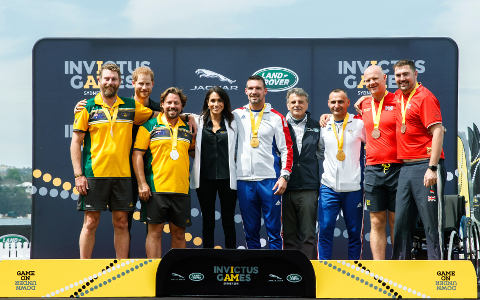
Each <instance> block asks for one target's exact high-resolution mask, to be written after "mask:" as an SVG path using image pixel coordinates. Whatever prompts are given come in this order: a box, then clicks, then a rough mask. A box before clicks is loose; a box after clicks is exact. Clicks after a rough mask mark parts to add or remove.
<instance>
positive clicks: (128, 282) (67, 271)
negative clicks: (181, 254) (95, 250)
mask: <svg viewBox="0 0 480 300" xmlns="http://www.w3.org/2000/svg"><path fill="white" fill-rule="evenodd" d="M159 263H160V259H157V260H155V259H154V260H147V259H119V260H116V259H91V260H76V259H45V260H43V259H38V260H35V259H33V260H2V261H0V297H71V296H73V297H77V296H78V297H154V296H155V284H156V282H155V276H156V272H157V268H158V264H159Z"/></svg>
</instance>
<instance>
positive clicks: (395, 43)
mask: <svg viewBox="0 0 480 300" xmlns="http://www.w3.org/2000/svg"><path fill="white" fill-rule="evenodd" d="M403 58H407V59H411V60H413V61H414V62H415V66H416V68H417V71H418V81H419V82H421V83H422V84H423V85H424V86H425V87H427V88H428V89H429V90H430V91H432V92H433V94H434V95H435V96H436V97H437V98H438V100H439V101H440V105H441V109H442V117H443V124H444V126H445V127H446V128H447V130H448V132H447V134H446V135H445V139H444V151H445V157H446V161H445V165H446V169H447V172H448V173H447V174H448V176H447V183H446V186H445V194H456V193H457V178H456V176H455V175H454V174H455V169H456V157H457V156H456V151H457V148H456V134H455V133H456V132H457V90H458V86H457V82H458V48H457V45H456V44H455V42H454V41H453V40H451V39H448V38H382V39H373V38H370V39H42V40H40V41H38V42H37V44H36V45H35V46H34V49H33V170H34V172H33V176H34V180H33V185H34V187H33V212H32V258H78V257H79V250H78V238H79V234H80V230H81V227H82V223H83V213H81V212H77V211H76V200H77V199H78V193H77V192H76V190H75V189H74V185H75V184H74V176H73V169H72V164H71V160H70V141H71V137H72V124H73V118H74V115H73V108H74V106H75V104H76V103H77V102H78V101H79V100H82V99H89V98H92V97H94V96H95V95H96V94H97V93H98V92H99V86H98V83H97V79H96V77H97V72H98V70H99V68H100V66H101V65H102V64H105V63H108V62H113V63H116V64H117V65H118V66H119V67H120V69H121V72H122V74H123V75H122V85H121V86H120V89H119V91H118V94H119V95H120V96H122V97H131V96H132V95H133V94H134V90H133V86H132V76H131V74H132V72H133V70H134V69H135V68H136V67H139V66H147V67H150V68H151V69H152V70H153V72H154V73H155V84H154V87H153V93H152V95H151V98H152V99H153V100H155V101H159V96H160V94H161V93H162V92H163V91H164V90H165V89H166V88H168V87H171V86H176V87H179V88H182V89H183V91H184V92H185V93H186V95H187V96H188V101H187V105H186V107H185V109H184V111H185V112H193V113H197V114H198V113H200V112H201V108H202V104H203V99H204V96H205V93H206V91H207V90H208V89H209V88H210V87H212V86H215V85H218V86H221V87H222V88H224V89H225V90H226V91H227V92H228V94H229V96H230V99H231V101H232V108H237V107H240V106H243V105H245V104H247V102H248V100H247V97H246V95H245V91H244V88H245V84H246V80H247V78H248V77H249V76H251V75H253V74H258V75H260V76H263V77H264V78H265V80H266V82H267V88H268V93H267V95H266V102H268V103H271V104H272V107H273V108H274V109H276V110H278V111H280V112H282V113H284V114H285V113H286V112H287V107H286V98H285V96H286V92H287V90H288V89H289V88H292V87H301V88H303V89H305V91H307V93H308V94H309V96H310V99H311V100H310V103H309V111H310V112H311V113H312V116H313V117H314V118H317V119H318V118H319V117H320V115H321V114H323V113H328V112H329V109H328V106H327V100H328V95H329V93H330V91H331V90H333V89H334V88H343V89H345V90H346V91H347V93H348V96H349V98H350V100H351V106H350V108H349V112H350V113H355V110H354V108H353V103H355V101H356V100H357V99H358V98H359V97H360V96H363V95H367V94H368V90H367V89H366V87H365V83H364V82H363V75H362V74H363V72H364V70H365V69H366V68H367V67H368V66H370V65H378V66H380V67H382V69H383V70H384V72H385V74H387V76H388V78H387V89H388V90H389V91H390V92H394V91H395V90H396V89H397V86H396V84H395V79H394V76H393V69H392V66H393V65H394V64H395V62H397V61H398V60H400V59H403ZM191 194H192V211H191V213H192V223H193V226H191V227H188V228H187V234H186V238H187V247H188V248H202V247H203V244H202V234H201V232H202V217H201V211H200V206H199V204H198V200H197V197H196V193H195V191H194V190H192V191H191ZM138 210H139V207H137V212H136V213H135V215H134V218H135V220H138V219H139V212H138ZM216 210H217V212H216V219H217V221H216V232H215V243H216V245H217V247H219V248H224V242H223V230H222V226H221V215H220V209H219V204H218V201H217V209H216ZM235 222H236V224H237V225H236V230H237V247H238V248H245V237H244V234H243V228H242V219H241V215H240V210H239V209H238V205H237V210H236V215H235ZM369 224H370V220H369V217H368V213H366V214H365V230H364V234H365V236H364V241H365V242H364V248H363V258H364V259H369V258H371V254H370V246H369V243H368V241H369V232H370V229H369ZM336 227H337V228H336V230H335V238H334V251H333V256H334V257H333V258H334V259H345V258H346V257H347V243H348V240H347V237H348V235H347V233H346V230H345V226H344V220H343V216H342V215H340V216H339V218H338V222H337V225H336ZM131 233H132V240H131V241H132V242H131V256H132V257H137V258H138V257H145V247H144V245H145V236H146V233H145V225H144V224H143V223H141V222H139V221H135V222H134V225H133V228H132V232H131ZM168 233H169V229H168V226H166V227H165V234H164V237H163V245H164V251H163V252H162V253H166V252H167V251H166V250H167V249H168V248H169V246H170V236H169V234H168ZM261 237H262V240H261V242H262V247H263V248H268V242H267V240H268V239H267V235H266V233H265V229H264V227H262V231H261ZM388 251H390V248H388V250H387V257H388V256H389V255H390V253H389V252H388ZM93 257H94V258H111V257H115V251H114V248H113V228H112V224H111V213H109V212H104V213H102V215H101V219H100V226H99V228H98V230H97V233H96V241H95V248H94V251H93Z"/></svg>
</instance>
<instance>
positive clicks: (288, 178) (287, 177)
mask: <svg viewBox="0 0 480 300" xmlns="http://www.w3.org/2000/svg"><path fill="white" fill-rule="evenodd" d="M280 177H283V179H285V181H286V182H288V181H289V180H290V175H282V176H280Z"/></svg>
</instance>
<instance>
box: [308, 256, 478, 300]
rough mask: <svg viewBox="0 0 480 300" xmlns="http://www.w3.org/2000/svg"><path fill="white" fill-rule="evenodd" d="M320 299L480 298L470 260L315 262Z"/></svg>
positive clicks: (318, 296) (313, 262)
mask: <svg viewBox="0 0 480 300" xmlns="http://www.w3.org/2000/svg"><path fill="white" fill-rule="evenodd" d="M312 264H313V267H314V269H315V276H316V281H317V288H316V290H317V298H475V299H476V298H477V280H476V276H475V270H474V268H473V265H472V263H471V262H470V261H461V260H457V261H431V260H430V261H429V260H408V261H398V260H395V261H392V260H386V261H372V260H359V261H353V260H338V261H334V260H328V261H312Z"/></svg>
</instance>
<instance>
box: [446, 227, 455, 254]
mask: <svg viewBox="0 0 480 300" xmlns="http://www.w3.org/2000/svg"><path fill="white" fill-rule="evenodd" d="M455 237H457V239H458V236H457V231H455V230H452V232H450V237H449V241H448V252H447V253H446V254H447V257H446V258H445V259H446V260H453V243H454V242H455Z"/></svg>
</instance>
